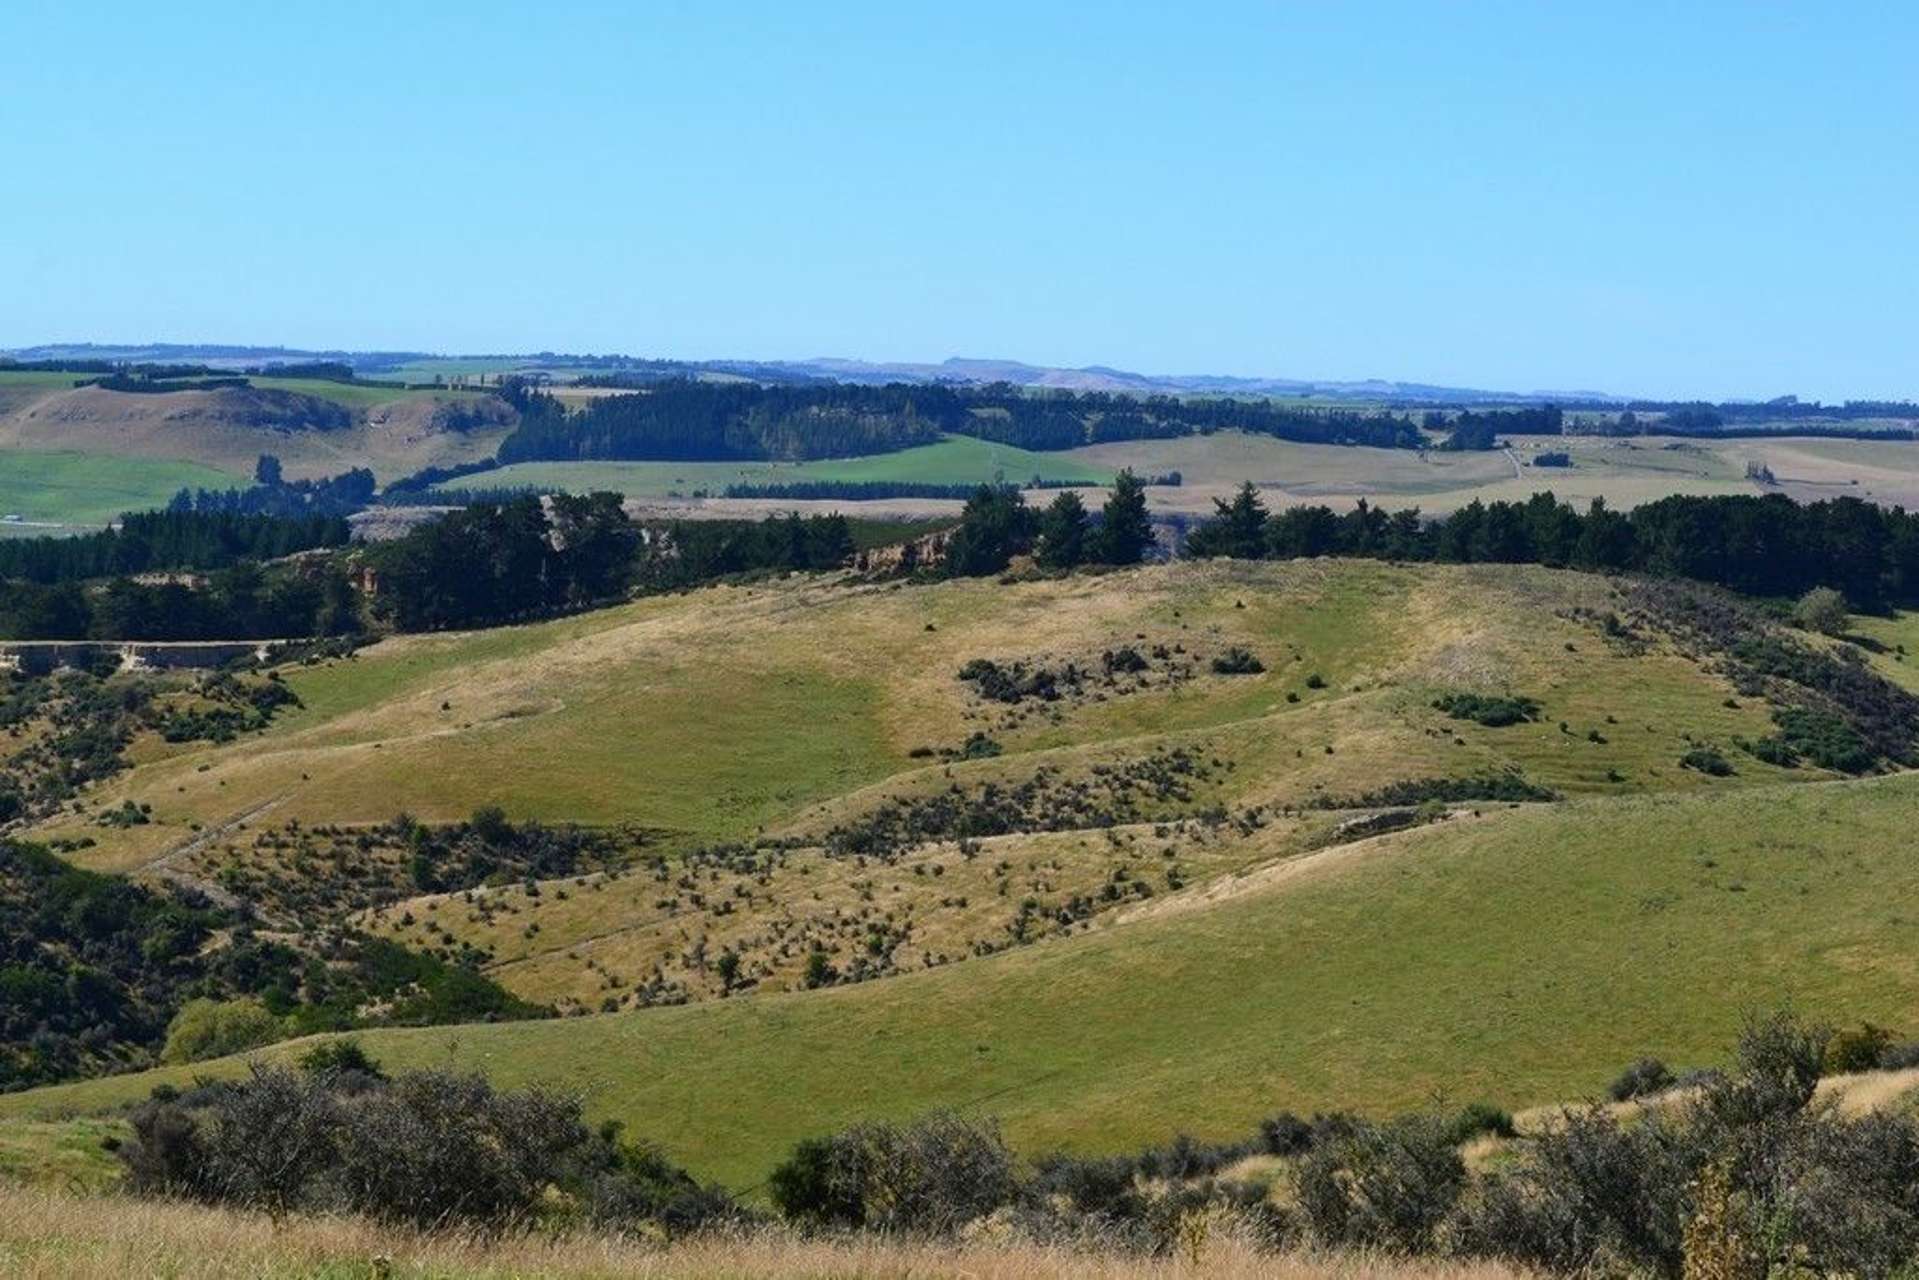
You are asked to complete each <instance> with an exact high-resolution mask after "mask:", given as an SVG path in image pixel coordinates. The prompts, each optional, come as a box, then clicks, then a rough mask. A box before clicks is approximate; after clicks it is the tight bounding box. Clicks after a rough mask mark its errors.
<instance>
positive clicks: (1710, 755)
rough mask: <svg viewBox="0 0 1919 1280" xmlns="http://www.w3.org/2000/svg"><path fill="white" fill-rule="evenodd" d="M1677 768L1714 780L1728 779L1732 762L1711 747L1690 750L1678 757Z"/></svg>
mask: <svg viewBox="0 0 1919 1280" xmlns="http://www.w3.org/2000/svg"><path fill="white" fill-rule="evenodd" d="M1679 767H1680V768H1682V769H1694V770H1697V771H1698V772H1700V773H1703V774H1706V775H1708V776H1710V777H1714V778H1730V777H1731V776H1732V775H1733V767H1732V762H1731V761H1729V760H1727V759H1726V757H1725V756H1723V755H1721V754H1719V752H1718V750H1717V749H1716V748H1713V747H1694V748H1692V749H1691V750H1690V751H1688V752H1686V754H1685V755H1683V756H1680V757H1679Z"/></svg>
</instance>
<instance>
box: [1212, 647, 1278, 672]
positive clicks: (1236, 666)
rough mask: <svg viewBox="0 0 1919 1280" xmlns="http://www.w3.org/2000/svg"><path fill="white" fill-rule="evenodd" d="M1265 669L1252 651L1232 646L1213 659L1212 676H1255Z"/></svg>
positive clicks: (1263, 664)
mask: <svg viewBox="0 0 1919 1280" xmlns="http://www.w3.org/2000/svg"><path fill="white" fill-rule="evenodd" d="M1265 669H1266V664H1265V663H1263V662H1261V661H1260V660H1259V658H1258V657H1257V656H1255V655H1254V654H1253V653H1252V651H1250V650H1247V649H1242V648H1240V647H1239V646H1238V645H1234V646H1233V647H1232V648H1230V649H1228V650H1227V651H1226V652H1225V653H1223V654H1221V655H1220V656H1219V657H1217V658H1214V659H1213V674H1214V675H1221V676H1256V675H1258V674H1259V673H1260V672H1262V671H1264V670H1265Z"/></svg>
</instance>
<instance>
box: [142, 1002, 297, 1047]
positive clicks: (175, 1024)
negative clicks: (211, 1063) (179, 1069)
mask: <svg viewBox="0 0 1919 1280" xmlns="http://www.w3.org/2000/svg"><path fill="white" fill-rule="evenodd" d="M283 1034H285V1027H284V1024H283V1023H282V1022H281V1021H280V1019H278V1018H276V1017H274V1016H273V1014H272V1013H270V1012H268V1010H267V1007H266V1005H265V1004H263V1003H261V1002H260V1001H259V1000H257V999H255V998H254V997H252V996H242V997H240V998H239V999H237V1000H207V999H200V1000H189V1001H187V1002H186V1003H185V1004H184V1005H182V1006H180V1012H179V1013H177V1014H175V1015H174V1016H173V1021H172V1022H171V1023H170V1024H168V1026H167V1042H166V1047H165V1048H163V1049H162V1050H161V1051H160V1058H161V1060H162V1061H164V1062H199V1061H200V1060H201V1059H203V1058H219V1057H224V1056H226V1055H227V1054H229V1053H240V1052H243V1051H244V1050H247V1049H257V1048H259V1047H260V1046H261V1045H263V1044H271V1043H273V1041H275V1040H278V1039H279V1038H280V1037H281V1036H282V1035H283Z"/></svg>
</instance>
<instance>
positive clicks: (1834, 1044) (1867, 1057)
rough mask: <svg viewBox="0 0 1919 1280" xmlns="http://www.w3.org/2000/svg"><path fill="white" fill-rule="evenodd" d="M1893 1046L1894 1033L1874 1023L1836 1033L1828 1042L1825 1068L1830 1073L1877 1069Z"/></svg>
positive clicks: (1841, 1073) (1837, 1073) (1838, 1073)
mask: <svg viewBox="0 0 1919 1280" xmlns="http://www.w3.org/2000/svg"><path fill="white" fill-rule="evenodd" d="M1891 1048H1892V1032H1890V1031H1888V1030H1886V1029H1885V1028H1884V1027H1876V1026H1874V1025H1873V1024H1872V1023H1870V1022H1867V1023H1862V1024H1861V1025H1860V1026H1859V1028H1858V1029H1857V1030H1854V1031H1840V1032H1836V1033H1834V1035H1833V1037H1832V1040H1831V1042H1830V1043H1829V1044H1827V1045H1826V1060H1825V1070H1826V1073H1827V1074H1828V1075H1846V1074H1850V1073H1852V1072H1855V1071H1876V1070H1878V1069H1879V1066H1880V1064H1881V1063H1882V1062H1884V1061H1885V1057H1886V1051H1887V1050H1889V1049H1891Z"/></svg>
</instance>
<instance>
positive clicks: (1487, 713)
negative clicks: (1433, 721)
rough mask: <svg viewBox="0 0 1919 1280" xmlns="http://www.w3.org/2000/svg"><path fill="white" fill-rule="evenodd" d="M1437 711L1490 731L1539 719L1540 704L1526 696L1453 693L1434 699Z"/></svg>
mask: <svg viewBox="0 0 1919 1280" xmlns="http://www.w3.org/2000/svg"><path fill="white" fill-rule="evenodd" d="M1433 707H1434V709H1435V710H1438V711H1444V712H1445V713H1446V714H1447V715H1449V716H1451V717H1452V718H1453V719H1455V720H1471V721H1472V722H1473V723H1475V724H1483V725H1485V726H1486V727H1487V728H1489V729H1503V728H1505V727H1506V726H1507V725H1514V724H1524V723H1526V722H1527V721H1529V720H1537V719H1539V702H1538V700H1537V699H1535V698H1528V697H1526V696H1525V695H1524V694H1494V693H1449V694H1446V695H1444V696H1443V697H1439V698H1435V699H1433Z"/></svg>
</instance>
